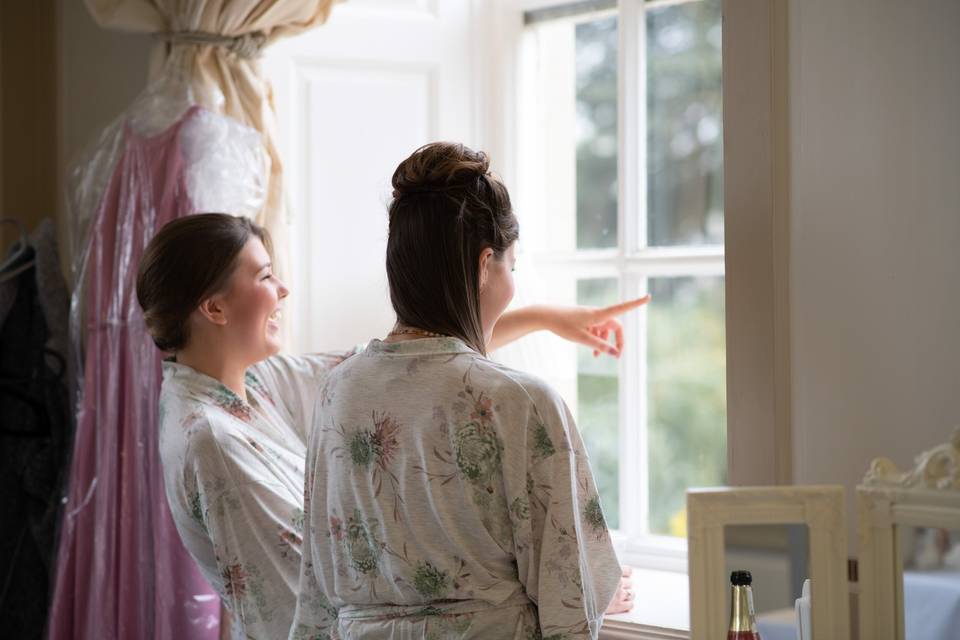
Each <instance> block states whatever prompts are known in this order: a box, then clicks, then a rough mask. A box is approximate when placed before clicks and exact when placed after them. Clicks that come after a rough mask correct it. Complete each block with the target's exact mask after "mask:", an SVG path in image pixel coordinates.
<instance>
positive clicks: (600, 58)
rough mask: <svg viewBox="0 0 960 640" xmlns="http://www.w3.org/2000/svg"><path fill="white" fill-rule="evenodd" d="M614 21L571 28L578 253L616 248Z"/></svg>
mask: <svg viewBox="0 0 960 640" xmlns="http://www.w3.org/2000/svg"><path fill="white" fill-rule="evenodd" d="M617 48H618V47H617V19H616V17H608V18H601V19H599V20H592V21H589V22H583V23H580V24H578V25H577V26H576V66H577V73H576V79H577V80H576V82H577V115H576V122H577V126H576V132H577V248H579V249H596V248H607V247H616V246H617Z"/></svg>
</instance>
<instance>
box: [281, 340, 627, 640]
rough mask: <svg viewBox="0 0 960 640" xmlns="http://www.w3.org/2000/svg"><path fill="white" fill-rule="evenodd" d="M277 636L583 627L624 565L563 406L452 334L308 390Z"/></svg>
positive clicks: (383, 355)
mask: <svg viewBox="0 0 960 640" xmlns="http://www.w3.org/2000/svg"><path fill="white" fill-rule="evenodd" d="M319 398H320V401H319V402H318V405H317V408H316V410H315V413H314V416H313V418H314V425H313V429H312V432H311V436H310V440H309V446H308V453H307V459H306V478H307V482H306V502H305V504H306V508H305V510H306V513H305V515H304V528H303V547H302V549H303V562H302V564H301V573H300V587H299V596H298V603H297V611H296V615H295V620H294V625H293V628H292V629H291V634H290V638H293V639H297V638H312V637H317V638H354V637H357V638H359V637H363V638H399V637H411V638H413V637H416V638H421V637H423V638H452V639H462V640H465V639H467V638H518V639H523V640H528V639H534V638H536V639H541V640H542V639H543V638H553V639H554V640H557V639H561V638H563V639H569V640H573V639H577V638H594V639H595V638H596V637H597V634H598V632H599V629H600V625H601V623H602V618H603V611H604V610H605V609H606V607H607V605H608V604H609V602H610V600H611V599H612V597H613V594H614V593H615V591H616V589H617V586H618V585H619V579H620V566H619V564H618V562H617V558H616V556H615V554H614V552H613V548H612V545H611V543H610V538H609V534H608V532H607V527H606V521H605V519H604V517H603V509H602V507H601V505H600V498H599V496H598V494H597V491H596V488H595V485H594V481H593V475H592V473H591V471H590V465H589V461H588V459H587V455H586V452H585V450H584V447H583V443H582V441H581V439H580V435H579V433H578V432H577V429H576V426H575V425H574V423H573V420H572V418H571V416H570V413H569V411H568V410H567V407H566V406H565V405H564V403H563V401H562V400H561V399H560V398H559V397H558V396H557V394H556V393H555V392H554V391H552V390H551V389H550V388H549V387H547V386H546V385H545V384H544V383H543V382H541V381H540V380H538V379H536V378H533V377H531V376H528V375H526V374H523V373H521V372H518V371H514V370H512V369H509V368H507V367H503V366H501V365H498V364H496V363H494V362H492V361H490V360H487V359H486V358H483V357H481V356H480V355H479V354H477V353H475V352H474V351H472V350H470V349H469V348H468V347H467V346H466V345H465V344H464V343H462V342H460V341H459V340H454V339H450V338H431V339H424V340H411V341H407V342H399V343H393V344H386V343H382V342H379V341H373V342H372V343H371V344H370V345H369V346H368V347H367V349H366V350H365V351H364V353H363V354H362V355H361V356H358V357H356V358H352V359H350V360H348V361H347V362H345V363H344V364H343V365H341V366H340V367H338V368H337V369H335V370H334V371H332V372H331V374H330V375H329V376H328V377H327V379H326V380H325V383H324V385H323V387H322V388H321V389H320V390H319Z"/></svg>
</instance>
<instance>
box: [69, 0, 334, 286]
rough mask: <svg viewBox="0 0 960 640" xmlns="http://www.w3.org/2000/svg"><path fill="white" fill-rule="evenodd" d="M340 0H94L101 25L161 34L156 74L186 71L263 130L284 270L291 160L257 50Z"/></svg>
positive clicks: (267, 216)
mask: <svg viewBox="0 0 960 640" xmlns="http://www.w3.org/2000/svg"><path fill="white" fill-rule="evenodd" d="M337 1H338V0H86V2H87V7H88V8H89V9H90V13H91V14H92V15H93V17H94V19H95V20H96V21H97V22H98V23H99V24H100V26H102V27H105V28H109V29H118V30H123V31H138V32H148V33H153V34H155V35H156V37H157V38H158V40H159V42H158V45H157V48H156V50H155V51H154V54H153V57H152V60H151V64H150V79H151V80H153V79H154V78H156V77H158V76H160V75H161V74H168V75H169V74H171V72H172V71H173V72H174V73H175V72H176V71H179V72H182V73H181V75H182V76H183V77H185V78H187V79H188V80H189V82H190V83H191V85H192V87H191V88H192V89H193V94H194V99H195V100H196V101H197V103H198V104H200V105H201V106H203V107H205V108H207V109H209V110H211V111H214V112H216V113H222V114H224V115H227V116H230V117H232V118H235V119H237V120H239V121H240V122H242V123H243V124H246V125H248V126H250V127H252V128H254V129H256V130H257V131H260V132H261V133H262V134H263V139H264V145H265V146H266V149H267V153H268V154H269V156H270V179H269V183H268V191H267V199H266V203H265V204H264V207H263V211H262V212H261V213H260V215H259V216H257V222H259V223H260V224H262V225H264V226H266V227H267V229H268V230H269V231H270V233H271V235H272V236H273V241H274V248H275V249H276V253H277V255H278V257H279V258H280V259H279V260H278V262H279V264H280V267H281V271H282V270H283V269H284V265H283V260H282V257H283V256H284V255H285V249H286V247H287V239H286V235H287V229H286V226H287V225H286V224H285V222H286V216H285V212H284V203H283V183H282V177H283V164H282V162H281V161H280V156H279V154H278V152H277V147H276V143H275V122H274V108H273V92H272V89H271V87H270V83H269V81H268V80H267V79H266V78H265V77H264V76H263V74H262V73H261V71H260V64H259V62H258V61H257V55H258V54H259V52H260V50H261V49H262V48H263V47H265V46H268V45H269V44H270V43H272V42H274V41H276V40H277V39H279V38H283V37H287V36H292V35H295V34H298V33H301V32H303V31H306V30H307V29H311V28H313V27H316V26H319V25H321V24H323V23H324V22H325V21H326V20H327V17H328V16H329V15H330V10H331V8H332V7H333V5H334V4H335V3H336V2H337ZM171 68H175V70H174V69H171Z"/></svg>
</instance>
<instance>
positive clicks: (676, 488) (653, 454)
mask: <svg viewBox="0 0 960 640" xmlns="http://www.w3.org/2000/svg"><path fill="white" fill-rule="evenodd" d="M723 285H724V281H723V278H722V277H684V278H651V279H650V281H649V286H650V292H651V293H652V294H653V303H652V304H651V305H650V306H649V308H648V312H647V313H648V316H647V317H648V352H647V362H648V373H647V376H648V383H647V384H648V386H647V400H648V403H649V406H648V425H649V426H648V440H647V442H648V446H649V460H650V464H649V468H650V478H649V491H650V494H649V495H650V514H649V515H650V532H651V533H658V534H667V535H675V536H683V535H686V490H687V488H688V487H691V486H715V485H722V484H724V483H725V482H726V477H727V468H726V467H727V464H726V463H727V454H726V452H727V417H726V416H727V411H726V373H725V371H726V354H725V347H724V286H723Z"/></svg>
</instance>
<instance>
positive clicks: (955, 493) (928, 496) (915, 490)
mask: <svg viewBox="0 0 960 640" xmlns="http://www.w3.org/2000/svg"><path fill="white" fill-rule="evenodd" d="M857 509H858V514H857V516H858V534H859V538H860V540H859V542H860V557H859V561H858V564H859V575H860V602H859V609H860V637H861V638H864V639H866V638H870V639H871V640H903V638H904V608H903V560H902V558H901V556H900V546H899V535H898V531H897V525H906V526H915V527H936V528H944V529H954V530H958V529H960V427H958V428H957V429H956V430H955V431H954V433H953V437H952V438H951V440H950V442H949V443H947V444H944V445H940V446H939V447H935V448H933V449H930V450H929V451H927V452H925V453H922V454H920V455H919V456H918V457H917V459H916V466H915V467H914V469H913V470H912V471H906V472H904V471H900V470H898V469H897V467H896V465H895V464H894V463H893V462H892V461H891V460H889V459H887V458H877V459H876V460H874V461H873V463H871V465H870V470H869V471H868V472H867V475H866V476H864V478H863V484H861V485H860V486H858V487H857Z"/></svg>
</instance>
